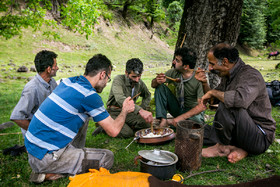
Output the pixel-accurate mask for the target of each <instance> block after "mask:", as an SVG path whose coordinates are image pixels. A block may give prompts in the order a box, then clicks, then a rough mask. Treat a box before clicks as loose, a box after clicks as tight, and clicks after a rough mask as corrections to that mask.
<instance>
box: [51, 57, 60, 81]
mask: <svg viewBox="0 0 280 187" xmlns="http://www.w3.org/2000/svg"><path fill="white" fill-rule="evenodd" d="M53 62H54V63H53V66H52V69H51V73H50V77H55V76H56V72H57V70H58V69H59V68H58V66H57V63H56V59H55V58H54V59H53Z"/></svg>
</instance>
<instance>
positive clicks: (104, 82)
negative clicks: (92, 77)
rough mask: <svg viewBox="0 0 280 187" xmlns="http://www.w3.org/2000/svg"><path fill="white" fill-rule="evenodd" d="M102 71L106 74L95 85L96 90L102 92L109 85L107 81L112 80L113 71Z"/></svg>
mask: <svg viewBox="0 0 280 187" xmlns="http://www.w3.org/2000/svg"><path fill="white" fill-rule="evenodd" d="M101 73H104V74H105V77H104V79H102V80H100V81H99V82H98V84H97V85H96V86H95V89H96V92H97V93H101V92H102V91H103V89H104V88H105V87H106V86H107V82H110V81H111V71H110V72H109V73H108V74H107V73H106V71H103V72H101Z"/></svg>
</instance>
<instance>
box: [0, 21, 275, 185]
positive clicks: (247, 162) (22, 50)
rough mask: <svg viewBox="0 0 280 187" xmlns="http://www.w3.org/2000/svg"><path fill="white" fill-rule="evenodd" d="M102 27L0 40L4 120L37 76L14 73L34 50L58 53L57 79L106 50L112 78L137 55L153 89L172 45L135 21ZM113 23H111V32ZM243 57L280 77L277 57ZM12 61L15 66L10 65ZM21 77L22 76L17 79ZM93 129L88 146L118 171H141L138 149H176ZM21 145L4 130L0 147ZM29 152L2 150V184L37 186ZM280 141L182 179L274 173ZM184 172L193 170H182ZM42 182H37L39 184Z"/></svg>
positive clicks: (215, 180) (221, 180)
mask: <svg viewBox="0 0 280 187" xmlns="http://www.w3.org/2000/svg"><path fill="white" fill-rule="evenodd" d="M100 28H101V29H100V30H101V31H100V32H98V33H96V34H95V35H94V36H93V37H91V38H90V39H89V40H86V39H85V38H84V37H83V36H79V35H77V34H73V33H70V32H68V31H65V30H60V31H59V32H61V34H62V37H61V39H58V40H55V41H53V40H51V39H48V38H45V37H44V36H42V35H41V32H36V33H32V32H30V31H29V30H25V31H24V37H22V38H17V37H16V38H13V39H11V40H8V41H6V40H4V39H1V40H0V72H1V74H0V80H1V82H2V83H0V123H4V122H7V121H9V117H10V114H11V112H12V110H13V108H14V106H15V105H16V103H17V102H18V100H19V98H20V94H21V91H22V89H23V87H24V85H25V84H26V82H27V78H28V77H30V76H34V75H35V73H33V72H28V73H21V74H20V73H16V71H15V69H17V68H18V67H19V66H21V65H25V66H27V67H30V66H32V65H33V63H32V62H33V59H34V56H35V54H36V53H37V52H38V51H40V50H42V49H49V50H53V51H55V52H56V53H58V55H59V56H58V59H57V60H58V66H59V68H60V70H59V72H58V73H57V77H55V79H56V80H58V79H60V78H62V77H69V76H76V75H81V74H83V71H84V67H83V66H84V65H85V64H86V62H87V60H88V59H89V58H90V57H91V56H92V55H94V54H96V53H103V54H105V55H106V56H107V57H108V58H109V59H110V60H111V61H112V62H113V64H114V65H115V68H114V69H115V70H114V71H113V73H112V78H114V76H116V75H118V74H122V73H124V64H125V62H126V61H127V60H128V59H129V58H133V57H138V58H140V59H141V60H142V61H143V62H144V65H145V71H144V73H143V75H142V79H143V80H144V82H145V83H146V84H147V86H148V88H149V89H150V91H151V92H152V93H153V92H154V90H153V89H152V88H151V86H150V83H151V80H152V78H154V77H155V73H156V72H164V71H166V70H167V69H168V68H169V67H170V63H171V58H172V53H173V49H168V48H167V47H165V46H164V45H163V44H162V43H160V42H156V41H155V40H150V39H149V35H148V34H146V33H145V32H140V30H139V29H137V28H136V26H132V29H133V28H134V29H135V30H128V29H127V28H125V27H123V28H121V27H120V28H114V29H112V28H106V27H102V24H101V25H100ZM109 29H112V30H111V31H110V32H109V31H108V30H109ZM242 59H243V60H244V61H245V62H246V63H248V64H250V65H252V66H253V67H255V68H257V69H259V70H260V72H261V73H262V74H263V76H264V79H265V80H266V81H271V80H275V79H277V80H280V78H279V70H277V71H276V70H275V69H274V67H275V65H276V64H277V63H279V60H267V59H266V57H265V56H259V57H252V56H245V55H242ZM9 63H14V64H15V67H14V66H12V65H8V64H9ZM13 77H20V78H21V79H13ZM110 87H111V83H109V84H108V85H107V87H106V88H105V89H104V91H103V93H102V94H101V96H102V99H103V101H104V102H106V101H107V98H108V94H109V91H110ZM206 114H208V115H213V114H214V112H213V111H209V110H208V111H206ZM279 114H280V109H279V108H273V111H272V115H273V118H274V119H275V120H276V121H277V130H276V138H278V139H279V138H280V130H279V122H280V115H279ZM94 129H95V125H94V123H93V122H90V125H89V129H88V135H87V142H86V146H87V147H95V148H104V149H110V150H111V151H113V152H114V154H115V163H114V166H113V168H112V169H111V170H110V172H111V173H115V172H119V171H128V170H130V171H140V167H139V166H136V165H134V161H133V160H134V157H135V156H137V155H138V151H139V150H144V149H145V150H151V149H154V148H157V149H163V150H167V151H172V152H174V149H175V148H174V147H175V141H174V140H173V141H171V142H169V143H166V144H163V145H147V144H139V143H136V142H134V143H132V144H131V146H130V147H129V148H128V150H126V149H125V147H126V146H127V145H128V144H129V143H130V142H131V141H132V138H129V139H118V138H111V137H109V136H107V135H104V134H99V135H97V136H96V137H92V136H91V133H92V132H93V130H94ZM14 132H20V128H19V127H18V126H16V125H14V126H13V127H11V128H8V129H5V130H3V131H1V133H7V134H8V133H14ZM15 144H19V145H23V138H22V135H21V134H18V135H15V134H8V135H4V136H0V149H1V150H3V149H5V148H8V147H11V146H14V145H15ZM27 159H28V158H27V154H26V153H24V154H22V155H21V156H18V157H12V156H9V155H3V154H2V153H0V186H35V184H32V183H30V182H29V181H28V179H29V175H30V173H31V168H30V166H29V164H28V161H27ZM279 165H280V145H279V143H276V142H274V143H273V144H272V146H271V147H270V148H269V150H268V151H266V152H265V153H264V154H262V155H258V156H249V157H247V158H246V159H243V160H242V161H240V162H238V163H236V164H230V163H229V162H228V161H227V159H226V158H208V159H205V158H203V159H202V165H201V167H200V169H199V170H198V171H193V173H197V172H201V171H207V170H214V169H217V168H220V169H224V171H223V172H217V173H208V174H201V175H198V176H195V177H191V178H189V179H187V180H186V181H185V182H184V184H189V185H199V184H200V185H206V184H207V185H215V184H236V183H241V182H246V181H251V180H254V179H260V178H266V177H269V176H272V175H280V168H279ZM178 173H180V174H182V175H183V176H184V177H186V176H188V175H189V174H190V173H189V172H179V171H178ZM68 183H69V179H68V178H64V179H60V180H58V181H54V182H45V183H43V184H40V186H66V185H67V184H68ZM36 186H38V185H36Z"/></svg>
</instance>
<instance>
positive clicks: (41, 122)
mask: <svg viewBox="0 0 280 187" xmlns="http://www.w3.org/2000/svg"><path fill="white" fill-rule="evenodd" d="M89 116H91V117H92V118H93V120H94V121H95V122H99V121H101V120H104V119H106V118H107V117H108V116H109V114H108V112H107V111H106V109H105V108H104V105H103V102H102V99H101V97H100V96H99V95H98V94H97V92H96V90H95V89H94V88H93V87H92V86H91V84H90V82H89V81H88V80H87V79H86V78H85V77H84V76H78V77H72V78H68V79H65V80H63V81H62V82H61V83H60V84H59V86H57V88H56V89H55V90H54V91H53V93H52V94H51V95H50V96H49V97H48V98H47V99H46V100H45V101H44V102H43V103H42V105H41V106H40V107H39V109H38V110H37V112H36V113H35V115H34V117H33V118H32V120H31V122H30V124H29V128H28V131H27V133H26V135H25V146H26V149H27V151H28V152H29V153H30V154H31V155H33V156H35V157H37V158H38V159H42V158H43V157H44V155H45V154H46V153H50V152H52V151H55V150H58V149H61V148H63V147H65V146H66V145H67V144H69V143H70V142H71V141H72V140H73V138H74V137H75V136H76V134H77V133H78V131H79V129H80V128H81V127H82V125H83V124H84V122H85V121H86V119H87V118H88V117H89Z"/></svg>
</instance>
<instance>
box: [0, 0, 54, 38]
mask: <svg viewBox="0 0 280 187" xmlns="http://www.w3.org/2000/svg"><path fill="white" fill-rule="evenodd" d="M40 2H41V1H39V0H33V1H28V2H27V3H26V4H25V7H24V8H22V9H20V8H19V7H20V5H19V4H17V1H15V2H13V1H9V0H3V1H1V4H0V13H1V14H0V36H3V37H5V38H6V39H10V38H12V37H13V36H16V35H21V32H22V31H21V30H22V28H27V27H31V28H33V30H34V31H36V30H37V29H39V28H40V27H41V26H42V24H43V23H44V24H47V25H49V26H53V27H54V26H55V25H54V22H53V21H51V20H46V19H44V17H45V15H46V11H47V9H49V7H50V6H49V4H48V3H47V4H44V5H43V6H40Z"/></svg>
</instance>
